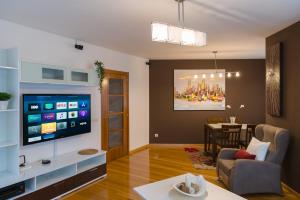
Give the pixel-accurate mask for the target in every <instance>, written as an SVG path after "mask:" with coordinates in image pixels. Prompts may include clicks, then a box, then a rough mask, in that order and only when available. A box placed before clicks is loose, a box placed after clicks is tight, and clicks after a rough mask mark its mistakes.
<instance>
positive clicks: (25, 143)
mask: <svg viewBox="0 0 300 200" xmlns="http://www.w3.org/2000/svg"><path fill="white" fill-rule="evenodd" d="M83 95H84V96H89V99H90V118H91V117H92V112H91V110H92V108H91V105H92V98H91V94H57V93H56V94H48V93H47V94H40V93H38V94H34V93H29V94H26V93H24V94H22V109H21V110H22V145H23V146H30V145H33V144H38V143H44V142H49V141H53V140H58V139H62V138H68V137H73V136H78V135H83V134H88V133H91V132H86V133H79V134H75V135H69V136H63V135H62V136H60V137H55V138H50V139H47V140H42V141H35V142H30V143H28V142H27V141H25V137H24V116H25V113H24V96H83ZM91 123H92V120H91V119H90V131H92V124H91Z"/></svg>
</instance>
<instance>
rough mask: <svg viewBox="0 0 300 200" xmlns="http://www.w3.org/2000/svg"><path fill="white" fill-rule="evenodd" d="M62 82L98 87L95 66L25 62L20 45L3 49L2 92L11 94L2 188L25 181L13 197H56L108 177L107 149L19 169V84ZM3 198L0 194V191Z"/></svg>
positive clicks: (0, 167) (0, 139)
mask: <svg viewBox="0 0 300 200" xmlns="http://www.w3.org/2000/svg"><path fill="white" fill-rule="evenodd" d="M22 83H26V84H28V83H29V84H63V85H73V86H76V85H79V86H88V87H90V86H92V87H97V77H96V75H95V73H93V69H90V70H83V69H75V68H69V67H59V66H53V65H45V64H36V63H29V62H22V66H21V61H20V58H19V51H18V48H12V49H0V92H8V93H10V94H12V99H11V100H10V102H9V106H8V109H7V110H0V190H1V189H3V188H7V187H9V186H11V185H14V184H18V183H21V182H22V183H24V185H25V192H24V193H22V194H20V195H19V196H15V197H13V198H12V199H31V200H32V199H33V200H35V199H53V198H57V197H60V196H61V195H64V194H66V193H69V192H71V191H73V190H75V189H77V188H79V187H82V186H84V185H86V184H88V183H90V182H92V181H95V180H98V179H100V178H103V177H105V176H106V152H105V151H102V150H99V152H98V153H96V154H94V155H79V154H78V152H77V151H74V152H70V153H66V154H61V155H54V157H52V158H48V159H50V160H51V163H50V164H46V165H43V164H42V163H41V161H36V162H33V163H27V165H26V166H25V167H24V168H22V169H20V168H19V154H20V145H21V143H20V120H19V119H20V84H22ZM0 197H1V194H0Z"/></svg>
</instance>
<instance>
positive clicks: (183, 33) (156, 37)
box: [151, 22, 206, 46]
mask: <svg viewBox="0 0 300 200" xmlns="http://www.w3.org/2000/svg"><path fill="white" fill-rule="evenodd" d="M151 26H152V41H156V42H167V43H172V44H181V45H189V46H205V45H206V33H203V32H199V31H194V30H192V29H185V28H180V27H177V26H170V25H166V24H162V23H158V22H154V23H152V24H151Z"/></svg>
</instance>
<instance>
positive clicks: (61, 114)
mask: <svg viewBox="0 0 300 200" xmlns="http://www.w3.org/2000/svg"><path fill="white" fill-rule="evenodd" d="M62 119H67V112H59V113H56V120H62Z"/></svg>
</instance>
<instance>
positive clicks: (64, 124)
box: [56, 122, 67, 130]
mask: <svg viewBox="0 0 300 200" xmlns="http://www.w3.org/2000/svg"><path fill="white" fill-rule="evenodd" d="M66 128H67V122H59V123H57V124H56V129H57V130H62V129H66Z"/></svg>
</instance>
